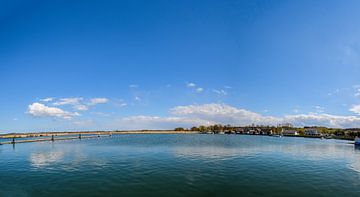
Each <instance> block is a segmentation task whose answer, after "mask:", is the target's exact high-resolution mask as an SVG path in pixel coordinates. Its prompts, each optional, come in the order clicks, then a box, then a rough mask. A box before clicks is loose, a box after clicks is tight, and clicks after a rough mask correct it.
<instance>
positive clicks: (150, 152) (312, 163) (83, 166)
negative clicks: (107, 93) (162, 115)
mask: <svg viewBox="0 0 360 197" xmlns="http://www.w3.org/2000/svg"><path fill="white" fill-rule="evenodd" d="M264 195H265V196H360V150H358V149H356V148H355V147H354V145H352V144H349V142H348V141H337V140H320V139H304V138H291V137H284V138H276V137H267V136H246V135H201V134H182V135H174V134H163V135H155V134H145V135H141V134H133V135H114V136H112V137H101V138H93V139H82V140H70V141H55V142H40V143H27V144H16V145H15V146H13V145H2V146H0V196H16V197H21V196H36V197H38V196H46V197H48V196H59V197H62V196H65V197H69V196H157V197H158V196H264Z"/></svg>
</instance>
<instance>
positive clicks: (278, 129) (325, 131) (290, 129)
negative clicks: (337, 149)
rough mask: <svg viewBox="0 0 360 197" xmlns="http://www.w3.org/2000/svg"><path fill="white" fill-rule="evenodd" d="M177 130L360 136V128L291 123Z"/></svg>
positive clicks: (340, 136)
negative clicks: (294, 124)
mask: <svg viewBox="0 0 360 197" xmlns="http://www.w3.org/2000/svg"><path fill="white" fill-rule="evenodd" d="M175 131H198V132H200V133H203V134H243V135H268V136H277V137H281V136H289V137H313V138H327V139H331V138H334V139H346V140H354V138H355V137H356V136H358V137H360V128H347V129H339V128H327V127H319V126H309V127H294V126H293V125H292V124H290V123H285V124H279V125H277V126H263V125H249V126H231V125H211V126H199V127H192V128H190V129H185V128H181V127H179V128H175Z"/></svg>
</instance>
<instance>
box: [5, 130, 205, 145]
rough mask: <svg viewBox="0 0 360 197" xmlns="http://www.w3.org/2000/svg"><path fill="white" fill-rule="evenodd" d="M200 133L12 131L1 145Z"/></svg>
mask: <svg viewBox="0 0 360 197" xmlns="http://www.w3.org/2000/svg"><path fill="white" fill-rule="evenodd" d="M187 133H199V132H194V131H171V130H133V131H96V132H94V131H78V132H43V133H12V134H4V135H0V139H7V141H2V142H0V145H5V144H18V143H29V142H47V141H53V142H54V141H60V140H75V139H80V140H81V139H89V138H100V137H111V136H112V135H121V134H187Z"/></svg>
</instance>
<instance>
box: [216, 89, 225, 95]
mask: <svg viewBox="0 0 360 197" xmlns="http://www.w3.org/2000/svg"><path fill="white" fill-rule="evenodd" d="M212 91H213V92H214V93H216V94H219V95H223V96H226V95H227V92H226V91H225V90H223V89H220V90H217V89H213V90H212Z"/></svg>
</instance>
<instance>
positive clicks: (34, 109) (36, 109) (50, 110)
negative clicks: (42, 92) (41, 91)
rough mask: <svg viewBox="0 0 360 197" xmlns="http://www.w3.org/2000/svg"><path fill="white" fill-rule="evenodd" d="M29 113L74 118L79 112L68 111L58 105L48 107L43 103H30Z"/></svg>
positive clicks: (39, 115)
mask: <svg viewBox="0 0 360 197" xmlns="http://www.w3.org/2000/svg"><path fill="white" fill-rule="evenodd" d="M27 113H29V114H31V115H32V116H36V117H54V118H62V119H72V118H73V117H74V116H78V115H79V114H78V113H71V112H67V111H64V110H62V109H60V108H57V107H48V106H46V105H44V104H41V103H32V104H30V105H29V106H28V111H27Z"/></svg>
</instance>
